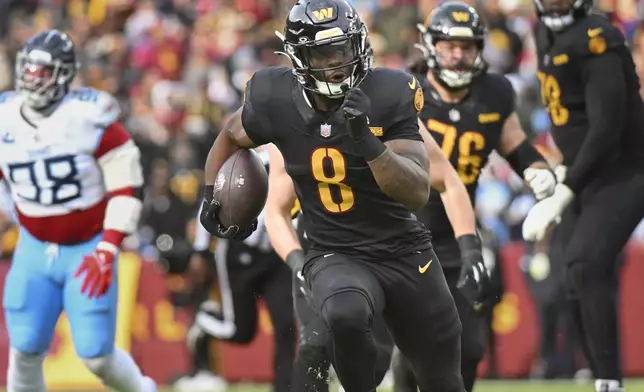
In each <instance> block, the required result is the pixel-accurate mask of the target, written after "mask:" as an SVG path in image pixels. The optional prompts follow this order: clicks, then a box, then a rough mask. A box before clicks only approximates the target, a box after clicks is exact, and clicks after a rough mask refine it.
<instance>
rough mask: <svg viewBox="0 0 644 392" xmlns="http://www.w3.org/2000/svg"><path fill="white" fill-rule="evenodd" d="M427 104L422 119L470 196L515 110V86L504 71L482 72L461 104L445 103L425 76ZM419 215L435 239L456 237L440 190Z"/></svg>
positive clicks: (472, 197)
mask: <svg viewBox="0 0 644 392" xmlns="http://www.w3.org/2000/svg"><path fill="white" fill-rule="evenodd" d="M417 77H418V80H422V81H423V88H424V90H425V105H424V107H423V110H422V111H421V112H420V113H419V118H420V120H421V121H422V123H423V124H424V125H425V127H426V128H427V130H429V132H430V134H431V135H432V137H433V138H434V139H435V140H436V142H437V143H438V145H439V146H441V149H442V150H443V154H444V155H445V157H446V158H447V159H448V160H449V161H450V163H451V164H452V166H453V167H454V169H456V172H457V173H458V175H459V177H460V179H461V181H462V182H463V184H465V187H466V188H467V192H468V194H469V196H470V200H472V202H474V195H475V193H476V187H477V184H478V179H479V175H480V174H481V169H482V168H483V167H484V166H485V164H486V163H487V161H488V157H489V155H490V153H491V152H492V151H493V150H494V149H495V148H496V147H497V146H498V144H499V140H500V138H501V132H502V130H503V125H504V124H505V121H506V119H507V118H508V117H509V116H510V115H511V114H512V113H513V112H514V108H515V104H514V98H515V94H514V90H513V88H512V84H511V83H510V81H509V80H508V79H507V78H506V77H504V76H503V75H497V74H483V75H480V76H479V77H477V78H475V79H474V81H473V83H472V85H471V86H470V91H469V93H468V95H467V96H465V97H464V98H463V99H462V100H461V101H460V102H458V103H446V102H443V101H442V100H441V99H440V98H439V97H438V95H437V93H436V92H435V91H434V90H433V89H432V88H431V87H430V86H429V84H428V82H427V78H426V77H425V76H424V75H417ZM417 216H418V218H419V219H420V220H421V221H422V222H424V223H425V224H426V225H428V226H429V228H430V229H431V230H432V234H433V237H434V238H435V239H439V238H442V237H446V238H451V239H453V238H454V233H453V231H452V228H451V224H450V223H449V220H448V219H447V214H446V212H445V207H444V206H443V203H442V201H441V198H440V194H439V193H438V192H431V193H430V196H429V202H428V203H427V206H426V207H425V208H424V209H423V210H422V211H419V212H418V213H417Z"/></svg>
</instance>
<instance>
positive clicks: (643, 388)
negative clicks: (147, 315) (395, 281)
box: [1, 379, 644, 392]
mask: <svg viewBox="0 0 644 392" xmlns="http://www.w3.org/2000/svg"><path fill="white" fill-rule="evenodd" d="M332 389H333V390H335V388H332ZM1 391H2V392H4V390H1ZM269 391H270V389H269V387H268V386H266V385H257V384H234V385H231V386H230V388H229V389H228V392H269ZM378 391H379V392H388V390H387V389H378ZM593 391H594V388H593V386H592V385H591V384H590V383H588V384H584V385H578V384H575V383H574V382H572V381H480V382H478V383H477V384H476V388H475V392H593ZM626 391H627V392H644V379H637V380H628V381H626ZM56 392H95V391H78V390H76V391H60V390H57V391H56ZM159 392H174V390H173V389H172V388H162V389H160V390H159Z"/></svg>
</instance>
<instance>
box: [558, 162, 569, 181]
mask: <svg viewBox="0 0 644 392" xmlns="http://www.w3.org/2000/svg"><path fill="white" fill-rule="evenodd" d="M567 172H568V167H566V166H564V165H557V167H555V176H557V181H558V182H564V181H566V173H567Z"/></svg>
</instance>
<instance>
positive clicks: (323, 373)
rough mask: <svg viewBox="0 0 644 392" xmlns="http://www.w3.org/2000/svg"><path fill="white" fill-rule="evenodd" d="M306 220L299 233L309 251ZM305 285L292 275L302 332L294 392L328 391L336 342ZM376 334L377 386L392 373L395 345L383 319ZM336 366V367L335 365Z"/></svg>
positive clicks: (301, 240) (293, 383)
mask: <svg viewBox="0 0 644 392" xmlns="http://www.w3.org/2000/svg"><path fill="white" fill-rule="evenodd" d="M304 231H305V230H304V221H303V219H300V220H299V222H298V225H297V234H298V238H299V239H300V243H301V244H302V249H303V250H304V251H305V252H307V251H308V246H309V244H308V241H307V240H306V238H305V235H304ZM305 289H306V288H305V283H304V282H303V281H302V280H301V279H299V278H298V277H297V276H296V275H295V274H293V302H294V308H295V315H296V317H297V322H298V327H299V331H300V339H299V346H298V350H297V359H296V360H295V365H294V367H295V370H294V372H293V381H292V384H291V392H328V391H329V382H328V380H329V367H330V366H331V364H332V358H331V357H332V354H333V340H332V339H331V335H330V334H329V333H328V330H327V327H326V324H325V323H324V320H323V319H322V317H321V316H320V315H319V314H318V313H316V312H315V309H314V308H313V306H312V304H311V303H310V300H309V299H307V298H306V296H305V294H304V290H305ZM373 335H374V338H375V341H376V346H377V353H378V354H377V358H376V385H379V384H380V383H381V382H382V379H383V378H384V377H385V374H387V371H389V365H390V364H391V355H392V353H393V348H394V343H393V340H392V339H391V336H390V335H389V331H388V330H387V326H386V324H385V321H384V319H383V318H382V317H377V318H376V319H375V320H374V325H373ZM334 367H337V366H336V365H334Z"/></svg>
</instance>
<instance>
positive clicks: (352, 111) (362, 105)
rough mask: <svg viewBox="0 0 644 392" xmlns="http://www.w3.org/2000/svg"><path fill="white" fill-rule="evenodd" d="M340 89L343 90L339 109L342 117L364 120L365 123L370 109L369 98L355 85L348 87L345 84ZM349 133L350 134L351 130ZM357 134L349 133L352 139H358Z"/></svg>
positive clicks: (350, 119)
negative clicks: (342, 98)
mask: <svg viewBox="0 0 644 392" xmlns="http://www.w3.org/2000/svg"><path fill="white" fill-rule="evenodd" d="M342 90H343V91H344V102H342V106H340V109H341V110H342V114H344V117H345V118H346V119H347V120H348V121H351V122H353V121H354V120H361V121H364V123H365V125H366V123H367V116H368V115H369V111H371V99H369V97H368V96H367V94H365V93H364V92H362V90H360V89H359V88H357V87H354V88H351V89H350V88H348V86H347V85H346V84H345V85H343V86H342ZM349 133H350V134H351V132H349ZM356 136H358V137H356ZM359 136H360V135H351V137H352V138H353V139H358V138H359Z"/></svg>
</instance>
